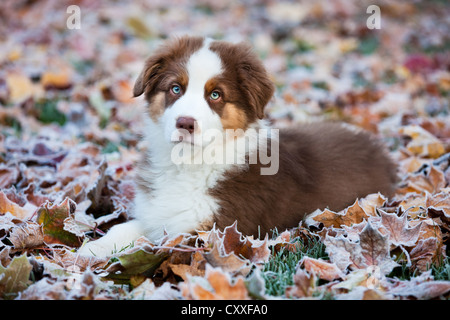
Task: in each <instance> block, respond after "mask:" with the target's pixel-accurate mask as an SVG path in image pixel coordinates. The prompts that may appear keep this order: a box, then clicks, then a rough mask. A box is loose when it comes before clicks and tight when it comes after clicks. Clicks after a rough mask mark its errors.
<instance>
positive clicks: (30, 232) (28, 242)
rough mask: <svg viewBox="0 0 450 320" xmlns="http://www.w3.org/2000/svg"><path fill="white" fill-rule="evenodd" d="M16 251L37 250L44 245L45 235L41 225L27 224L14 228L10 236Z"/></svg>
mask: <svg viewBox="0 0 450 320" xmlns="http://www.w3.org/2000/svg"><path fill="white" fill-rule="evenodd" d="M8 239H9V241H11V243H12V245H13V246H14V249H28V248H35V247H38V246H40V245H43V244H44V234H43V233H42V228H41V226H40V225H39V224H37V223H35V222H29V221H27V222H25V223H23V224H21V225H18V226H17V227H15V228H13V229H12V231H11V232H10V234H9V238H8Z"/></svg>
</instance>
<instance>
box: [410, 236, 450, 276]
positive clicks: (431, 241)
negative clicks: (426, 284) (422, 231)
mask: <svg viewBox="0 0 450 320" xmlns="http://www.w3.org/2000/svg"><path fill="white" fill-rule="evenodd" d="M443 249H444V248H443V247H442V242H440V241H438V239H437V238H435V237H429V238H426V239H421V240H419V242H418V244H417V245H416V246H415V247H414V248H413V249H412V250H411V252H410V253H409V255H410V259H411V262H412V266H413V268H417V269H419V270H420V271H426V270H428V269H429V268H430V266H431V265H432V264H433V263H435V262H436V261H437V260H438V257H444V256H445V251H444V250H443Z"/></svg>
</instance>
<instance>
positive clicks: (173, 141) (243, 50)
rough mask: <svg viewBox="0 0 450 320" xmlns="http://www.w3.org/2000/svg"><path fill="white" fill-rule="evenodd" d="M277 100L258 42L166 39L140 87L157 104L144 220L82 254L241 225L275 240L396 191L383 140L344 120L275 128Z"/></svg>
mask: <svg viewBox="0 0 450 320" xmlns="http://www.w3.org/2000/svg"><path fill="white" fill-rule="evenodd" d="M273 93H274V85H273V84H272V82H271V80H270V79H269V77H268V74H267V72H266V70H265V69H264V67H263V64H262V63H261V61H260V60H259V59H258V57H257V55H256V54H255V53H254V52H253V51H252V50H251V48H250V47H249V46H248V45H246V44H243V43H239V44H232V43H228V42H223V41H214V40H209V39H204V38H200V37H181V38H177V39H172V40H169V41H168V42H166V43H165V44H164V45H163V46H162V47H161V48H159V49H158V50H157V51H156V52H155V53H154V54H153V55H152V56H151V57H150V58H148V60H147V61H146V63H145V66H144V69H143V70H142V72H141V74H140V75H139V77H138V79H137V81H136V84H135V87H134V96H136V97H137V96H140V95H142V94H143V95H144V96H145V99H146V101H147V102H148V107H147V116H146V119H145V120H146V131H145V137H146V145H147V150H146V152H145V154H143V157H142V160H141V162H140V163H139V165H138V168H137V174H136V177H137V178H136V185H137V190H136V197H135V203H134V208H133V214H132V217H131V219H130V220H129V221H128V222H125V223H123V224H119V225H116V226H114V227H112V228H111V229H110V230H109V231H108V233H107V234H106V235H105V236H104V237H102V238H101V239H99V240H96V241H92V242H89V243H87V244H86V245H85V246H83V248H82V249H81V253H82V254H94V255H97V256H107V255H111V254H112V252H113V250H114V248H116V249H120V248H122V247H124V246H127V245H129V244H130V243H131V242H133V241H134V240H135V239H137V238H139V237H140V236H145V237H147V238H148V239H150V240H152V241H157V240H158V239H159V238H161V237H163V236H164V233H165V232H166V233H168V234H169V235H173V234H177V233H190V232H195V231H197V230H209V229H211V228H212V227H213V225H214V224H215V225H216V226H217V227H218V228H224V227H226V226H228V225H231V224H232V223H234V222H235V221H236V220H237V222H238V229H239V230H240V231H241V232H243V233H244V234H247V235H255V236H264V235H265V234H266V233H267V232H269V231H270V230H271V229H274V228H275V227H276V228H277V229H278V230H284V229H285V228H289V227H295V226H297V225H298V224H299V222H300V221H301V220H302V218H303V217H304V216H305V215H306V214H308V213H311V212H313V211H315V210H316V209H324V208H327V207H328V208H329V209H331V210H334V211H339V210H342V209H344V208H345V207H347V206H349V205H351V204H352V203H353V202H354V201H355V199H357V198H360V197H364V196H366V195H367V194H370V193H376V192H381V193H382V194H384V195H386V196H390V195H391V194H392V192H393V190H394V186H395V181H396V168H395V166H394V164H393V163H392V161H391V160H390V159H389V157H388V156H387V153H386V151H385V149H384V148H383V146H382V145H381V144H380V143H379V142H378V141H376V140H375V139H374V138H373V137H371V136H370V135H369V134H368V133H365V132H363V131H357V130H350V129H348V128H346V127H345V126H343V125H340V124H333V123H314V124H302V125H299V126H298V127H296V128H292V129H289V130H275V129H272V128H269V127H268V126H267V124H266V123H265V121H264V120H263V118H264V108H265V106H266V104H267V103H268V102H269V100H270V99H271V97H272V95H273Z"/></svg>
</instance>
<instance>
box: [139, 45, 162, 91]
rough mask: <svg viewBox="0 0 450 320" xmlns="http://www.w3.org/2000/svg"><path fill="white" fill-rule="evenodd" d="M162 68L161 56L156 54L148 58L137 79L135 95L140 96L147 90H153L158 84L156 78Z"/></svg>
mask: <svg viewBox="0 0 450 320" xmlns="http://www.w3.org/2000/svg"><path fill="white" fill-rule="evenodd" d="M161 68H162V59H161V56H160V55H159V54H158V55H155V56H152V57H150V58H148V59H147V61H146V62H145V66H144V69H143V70H142V71H141V73H140V74H139V76H138V78H137V79H136V83H135V84H134V88H133V95H134V97H138V96H140V95H141V94H143V93H144V91H146V89H147V90H148V91H151V90H152V89H153V88H154V85H155V84H156V78H157V75H158V72H159V70H160V69H161Z"/></svg>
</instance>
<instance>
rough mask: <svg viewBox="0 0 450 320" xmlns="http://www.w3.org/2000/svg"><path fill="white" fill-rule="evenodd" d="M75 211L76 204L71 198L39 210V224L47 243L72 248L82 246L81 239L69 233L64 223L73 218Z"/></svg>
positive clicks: (48, 204) (45, 205) (48, 203)
mask: <svg viewBox="0 0 450 320" xmlns="http://www.w3.org/2000/svg"><path fill="white" fill-rule="evenodd" d="M75 210H76V204H75V202H73V201H72V200H70V199H69V198H66V199H65V200H64V201H63V202H61V203H59V204H57V203H55V204H52V203H50V202H47V203H45V204H44V205H42V206H41V207H40V208H39V209H38V211H37V222H38V223H39V224H41V225H42V230H43V232H44V241H45V242H46V243H48V244H52V243H60V244H65V245H68V246H71V247H78V246H80V245H81V241H80V238H79V237H78V236H77V235H76V234H74V233H72V232H70V231H67V230H66V229H65V225H64V221H65V220H66V219H67V218H69V217H72V216H73V215H74V213H75Z"/></svg>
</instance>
